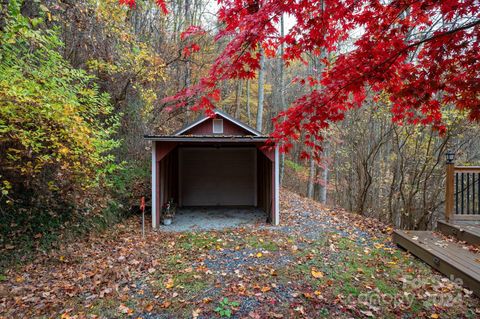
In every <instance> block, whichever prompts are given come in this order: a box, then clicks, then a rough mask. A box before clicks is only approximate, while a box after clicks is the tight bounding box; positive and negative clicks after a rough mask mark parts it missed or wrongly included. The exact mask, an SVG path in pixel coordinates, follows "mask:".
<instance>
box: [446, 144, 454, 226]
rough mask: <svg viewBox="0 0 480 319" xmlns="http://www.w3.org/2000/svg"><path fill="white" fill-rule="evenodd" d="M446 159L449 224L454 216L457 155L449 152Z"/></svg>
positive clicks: (447, 218)
mask: <svg viewBox="0 0 480 319" xmlns="http://www.w3.org/2000/svg"><path fill="white" fill-rule="evenodd" d="M445 157H446V160H447V162H446V164H447V165H446V168H447V169H446V173H447V176H446V180H445V221H446V222H447V223H448V222H450V219H451V217H452V214H453V187H454V179H455V165H454V164H455V153H454V152H452V151H451V150H448V151H447V153H446V154H445Z"/></svg>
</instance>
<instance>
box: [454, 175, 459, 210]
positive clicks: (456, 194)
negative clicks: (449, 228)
mask: <svg viewBox="0 0 480 319" xmlns="http://www.w3.org/2000/svg"><path fill="white" fill-rule="evenodd" d="M454 174H455V214H457V215H458V173H454Z"/></svg>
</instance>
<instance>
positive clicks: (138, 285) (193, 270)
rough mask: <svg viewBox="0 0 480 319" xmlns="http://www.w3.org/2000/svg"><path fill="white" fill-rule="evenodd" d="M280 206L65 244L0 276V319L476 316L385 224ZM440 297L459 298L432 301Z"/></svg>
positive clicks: (462, 295)
mask: <svg viewBox="0 0 480 319" xmlns="http://www.w3.org/2000/svg"><path fill="white" fill-rule="evenodd" d="M281 207H282V225H281V226H276V227H275V226H270V225H249V226H248V227H245V226H243V227H237V228H230V229H225V230H211V231H198V232H179V233H171V232H167V233H165V232H156V231H148V232H147V235H146V238H145V240H143V239H142V237H141V229H140V227H139V226H140V224H139V223H140V221H139V220H138V217H134V218H131V219H129V220H126V221H125V222H124V223H123V224H118V225H115V226H113V227H112V228H111V229H110V230H108V231H106V232H104V233H101V234H92V235H91V236H89V237H87V238H84V239H81V240H79V241H77V242H73V243H69V244H65V245H64V246H62V247H61V248H60V249H59V250H57V251H52V252H50V253H48V254H40V255H38V256H36V257H35V260H34V261H33V262H31V263H29V264H26V265H24V266H22V267H19V268H15V269H9V270H7V271H6V272H5V274H4V276H5V278H6V279H5V280H3V281H1V282H0V318H12V317H42V316H49V317H53V316H58V317H62V318H116V317H124V318H145V319H146V318H212V317H219V314H218V313H217V312H215V311H214V309H216V308H217V309H218V307H219V305H223V306H222V307H230V308H231V309H226V310H228V311H227V312H226V313H231V316H232V318H292V317H294V318H319V317H329V316H333V317H338V318H351V317H359V318H369V317H384V316H390V317H399V318H409V317H411V318H414V317H425V318H429V317H430V316H431V315H432V314H439V316H440V317H449V316H456V317H468V316H469V315H470V316H471V317H475V316H477V315H478V313H479V312H480V310H479V308H480V306H479V302H478V299H476V298H475V297H474V296H473V295H472V294H471V292H470V291H468V290H466V289H463V288H462V287H460V286H458V285H457V284H456V283H454V282H452V281H450V280H449V279H446V278H443V277H442V276H440V275H439V274H438V273H436V272H434V271H432V270H430V269H429V268H428V267H427V266H425V265H424V264H422V263H421V262H419V261H417V260H415V258H413V257H411V256H410V255H408V254H406V253H403V252H401V251H399V250H398V249H397V248H395V246H394V245H393V244H392V242H391V238H390V234H391V231H392V228H391V227H389V226H388V225H382V224H380V223H379V222H378V221H377V220H374V219H369V218H365V217H362V216H359V215H356V214H351V213H348V212H345V211H343V210H340V209H331V208H327V207H325V206H322V205H321V204H319V203H317V202H314V201H312V200H309V199H305V198H302V197H300V196H298V195H296V194H294V193H291V192H288V191H285V190H283V191H282V194H281ZM439 293H443V294H445V293H448V294H450V295H452V296H455V297H458V298H456V299H454V298H453V301H451V302H450V303H444V304H440V303H438V300H436V299H435V298H432V296H437V295H438V294H439ZM362 296H363V297H364V296H367V297H368V296H376V297H379V298H384V299H385V300H386V301H384V303H383V304H378V303H376V302H375V299H372V300H368V298H367V299H365V298H363V297H362ZM402 296H403V298H404V299H402V300H400V301H398V302H396V303H395V302H392V301H391V300H390V301H389V299H388V298H400V297H402ZM408 296H412V298H411V299H408V298H406V297H408ZM387 297H388V298H387ZM224 298H227V300H228V302H227V303H223V304H221V302H222V300H224ZM400 299H401V298H400ZM407 299H408V300H407ZM407 301H411V302H407ZM435 301H437V302H435ZM237 303H238V306H232V305H236V304H237ZM229 305H230V306H229ZM409 313H410V314H411V315H406V314H409Z"/></svg>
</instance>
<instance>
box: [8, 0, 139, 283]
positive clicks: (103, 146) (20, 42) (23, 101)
mask: <svg viewBox="0 0 480 319" xmlns="http://www.w3.org/2000/svg"><path fill="white" fill-rule="evenodd" d="M23 4H24V2H23V1H17V0H10V1H7V4H6V5H5V4H2V8H1V9H2V24H1V29H0V43H1V48H0V192H1V194H0V255H1V258H0V274H1V271H2V268H4V267H5V266H7V265H11V264H12V263H16V262H18V261H24V259H25V258H30V257H32V256H34V255H35V254H36V253H42V252H46V251H48V250H49V249H51V248H55V247H58V246H60V245H62V244H63V243H64V242H65V240H67V239H68V238H75V237H77V236H81V235H82V234H85V233H87V232H89V231H91V230H92V229H100V228H103V227H105V226H106V225H109V224H112V223H115V222H116V221H118V220H120V219H121V218H123V217H124V216H125V215H127V214H128V209H129V205H130V204H131V203H130V198H131V191H132V185H133V186H135V185H137V184H138V181H140V182H142V181H143V180H142V177H143V175H144V173H142V171H143V168H144V166H142V165H143V162H142V160H141V159H140V160H138V161H124V160H123V158H120V157H119V156H116V154H117V153H118V150H119V149H121V148H123V146H122V145H123V144H122V143H123V142H122V140H121V138H120V136H119V134H118V129H119V125H120V120H121V118H122V113H121V112H118V110H116V109H115V107H114V105H113V104H112V103H111V96H110V95H109V94H108V93H106V92H102V91H101V90H100V89H99V87H98V85H97V82H98V79H97V78H96V77H94V76H92V75H90V74H88V73H87V72H86V71H84V70H82V69H79V68H75V67H73V66H72V65H71V63H70V62H69V61H68V60H67V59H66V58H64V57H63V55H62V54H61V51H62V48H63V46H64V44H63V43H62V41H61V40H60V37H59V30H58V28H56V27H47V26H46V24H45V21H48V20H49V19H51V15H50V12H49V11H48V9H47V8H46V7H44V6H40V7H39V11H38V12H37V14H36V15H35V16H33V17H32V16H27V15H25V14H24V12H25V7H24V6H23ZM27 4H28V3H27Z"/></svg>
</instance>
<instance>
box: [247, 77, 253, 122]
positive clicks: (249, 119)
mask: <svg viewBox="0 0 480 319" xmlns="http://www.w3.org/2000/svg"><path fill="white" fill-rule="evenodd" d="M246 85H247V118H248V125H251V124H252V113H251V112H250V80H248V79H247V82H246Z"/></svg>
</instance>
